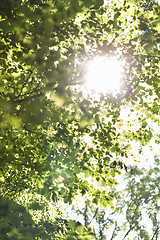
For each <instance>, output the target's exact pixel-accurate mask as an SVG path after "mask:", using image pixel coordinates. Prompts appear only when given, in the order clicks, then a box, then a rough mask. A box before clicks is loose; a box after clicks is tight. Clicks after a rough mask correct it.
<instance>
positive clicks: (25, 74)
mask: <svg viewBox="0 0 160 240" xmlns="http://www.w3.org/2000/svg"><path fill="white" fill-rule="evenodd" d="M103 4H104V1H103V0H102V1H100V0H99V1H95V0H82V1H81V0H76V1H75V0H66V1H57V0H53V1H51V0H43V1H42V0H38V1H37V0H18V1H14V0H6V1H3V3H2V4H1V8H0V74H1V80H0V126H1V128H0V141H1V144H0V153H1V154H0V196H1V198H2V204H1V205H2V206H3V205H5V206H6V208H7V206H9V209H11V212H13V209H14V208H16V209H17V210H16V211H20V212H22V213H19V216H21V217H22V220H20V219H19V220H16V221H18V222H17V225H15V227H13V229H11V226H12V223H11V224H10V223H8V228H6V229H5V230H4V231H1V232H2V233H1V234H2V236H3V239H92V234H91V233H90V229H89V228H88V229H87V228H85V227H84V226H82V224H80V223H79V222H77V223H76V222H74V221H73V222H72V221H71V220H70V221H69V222H68V220H66V219H65V218H64V216H62V218H61V220H56V218H55V217H54V219H51V218H49V219H47V218H45V219H39V222H40V221H41V224H39V228H38V229H39V232H38V230H37V232H35V233H34V234H33V235H32V237H31V236H26V237H25V236H24V237H22V235H21V234H22V232H21V230H22V228H23V230H24V232H25V231H26V230H25V227H23V226H22V225H24V224H25V223H24V221H23V218H24V219H26V218H27V219H29V220H28V221H29V224H30V226H31V228H32V229H36V224H37V223H36V221H34V223H33V222H32V218H31V217H30V216H29V215H28V211H29V212H30V214H31V215H34V214H35V213H34V211H31V210H29V209H30V208H31V207H29V206H30V205H29V203H27V200H26V202H25V201H24V200H23V201H21V200H20V198H21V197H22V196H23V195H24V196H26V199H28V198H27V196H28V194H29V193H30V194H31V196H32V197H31V198H32V201H33V203H34V202H36V201H40V200H36V199H38V196H39V197H40V196H41V197H43V198H44V199H45V200H44V201H45V204H44V206H43V207H42V208H43V209H47V207H46V206H49V205H47V204H51V203H50V201H52V203H56V202H57V204H58V202H63V203H66V204H68V203H69V204H72V202H73V200H74V198H75V197H76V196H81V197H82V198H84V199H86V198H87V199H89V200H90V201H91V202H92V203H93V204H95V205H98V206H101V207H103V208H106V207H107V206H108V204H110V206H111V208H113V204H112V200H113V198H114V197H115V194H113V192H112V190H111V187H112V186H113V185H115V184H116V181H115V176H117V174H120V171H121V170H122V171H130V167H128V166H129V159H130V158H134V156H133V155H134V154H133V152H132V148H131V143H132V142H136V141H139V142H140V144H141V145H142V146H143V145H145V144H148V143H149V142H150V140H151V139H152V138H153V137H155V135H154V134H153V131H152V127H151V124H149V123H150V120H151V121H152V122H153V123H158V124H159V118H158V115H159V112H160V104H159V103H160V100H159V97H160V83H159V77H160V67H159V65H160V23H159V22H160V21H159V20H160V8H159V6H158V4H157V3H155V2H150V4H149V5H147V6H146V3H144V2H143V1H135V3H133V2H132V1H121V2H116V3H114V1H113V2H112V3H110V2H109V1H108V2H107V4H106V6H105V5H103ZM95 56H117V57H118V59H121V60H123V61H124V62H125V66H124V69H123V78H122V81H121V89H120V91H119V93H118V94H116V95H114V94H112V92H110V93H106V94H101V96H100V98H99V100H97V99H96V98H95V96H94V93H92V94H88V96H86V95H85V94H84V92H83V84H84V82H85V74H86V71H87V68H86V66H87V64H88V62H90V61H92V59H93V58H94V57H95ZM122 111H126V112H127V117H126V118H124V117H123V114H122ZM133 113H134V114H133ZM87 138H88V139H89V140H87V141H86V139H87ZM15 198H17V200H15ZM51 198H52V200H51ZM18 199H19V200H18ZM11 201H13V202H12V203H11ZM47 201H48V202H47ZM22 202H23V203H22ZM18 204H19V205H18ZM21 204H22V205H23V207H22V208H21V207H20V205H21ZM42 205H43V204H42ZM24 207H25V208H24ZM19 208H20V209H19ZM26 209H27V210H26ZM57 209H58V207H57ZM26 211H27V212H26ZM56 211H58V210H56ZM46 212H49V210H46ZM5 214H6V213H5ZM9 214H10V213H9ZM48 214H49V213H48ZM44 215H45V214H44ZM5 216H6V215H5ZM8 216H9V215H8ZM27 216H28V217H27ZM14 218H15V219H17V217H16V216H15V215H14V214H13V222H14ZM37 218H38V217H37ZM39 218H40V217H39ZM2 221H3V219H2ZM4 221H5V220H4ZM11 222H12V220H11ZM59 222H62V224H61V226H58V224H59ZM45 224H46V225H45ZM14 229H16V230H14ZM17 229H18V230H17ZM42 229H43V230H44V229H45V233H46V234H48V235H45V233H42V232H43V231H42ZM52 229H56V230H54V232H55V234H53V230H52ZM57 229H60V230H57ZM75 229H77V230H75ZM2 230H3V228H2ZM33 232H34V231H33ZM8 233H9V235H8ZM56 234H57V235H56ZM67 234H68V235H67ZM74 234H77V235H74ZM90 234H91V235H90ZM7 235H8V237H7ZM24 235H25V233H24ZM47 236H48V237H47ZM66 236H67V237H68V238H67V237H66ZM89 236H90V237H89ZM61 237H62V238H61ZM87 237H88V238H87Z"/></svg>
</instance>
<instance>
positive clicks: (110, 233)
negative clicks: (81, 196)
mask: <svg viewBox="0 0 160 240" xmlns="http://www.w3.org/2000/svg"><path fill="white" fill-rule="evenodd" d="M159 161H160V159H159V156H156V157H155V162H154V166H153V167H151V168H150V169H147V168H144V167H143V168H139V167H137V166H134V167H133V169H132V172H129V173H126V174H125V175H126V176H125V178H124V179H123V181H125V184H124V186H123V187H122V190H117V189H116V188H113V191H114V194H115V196H116V203H115V206H116V207H115V209H114V210H112V211H110V210H103V209H100V208H96V207H95V206H93V205H91V204H89V203H86V206H85V208H84V209H83V210H82V211H79V210H77V214H79V215H81V216H83V218H84V219H87V218H88V225H89V226H91V227H92V229H93V232H95V233H96V236H97V237H96V239H110V240H114V239H115V240H118V239H134V240H138V239H158V236H159V220H160V219H159V217H160V216H159V204H160V199H159V181H160V176H159ZM121 184H122V183H121ZM86 208H87V209H88V212H87V211H86ZM89 211H90V214H88V213H89ZM93 222H94V224H93ZM97 229H98V230H97ZM106 236H107V238H106Z"/></svg>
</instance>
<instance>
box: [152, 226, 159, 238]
mask: <svg viewBox="0 0 160 240" xmlns="http://www.w3.org/2000/svg"><path fill="white" fill-rule="evenodd" d="M158 231H159V226H157V228H156V230H155V232H154V234H153V237H152V238H151V240H153V239H154V237H155V236H156V235H157V234H158Z"/></svg>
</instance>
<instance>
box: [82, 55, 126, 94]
mask: <svg viewBox="0 0 160 240" xmlns="http://www.w3.org/2000/svg"><path fill="white" fill-rule="evenodd" d="M122 70H123V62H122V61H120V60H118V59H117V58H116V57H104V56H103V57H100V56H99V57H96V58H94V59H93V60H91V61H90V62H89V64H88V66H87V73H86V75H85V86H86V88H87V89H88V90H94V91H95V92H97V93H107V92H112V93H117V92H118V91H119V89H120V84H121V78H122Z"/></svg>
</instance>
